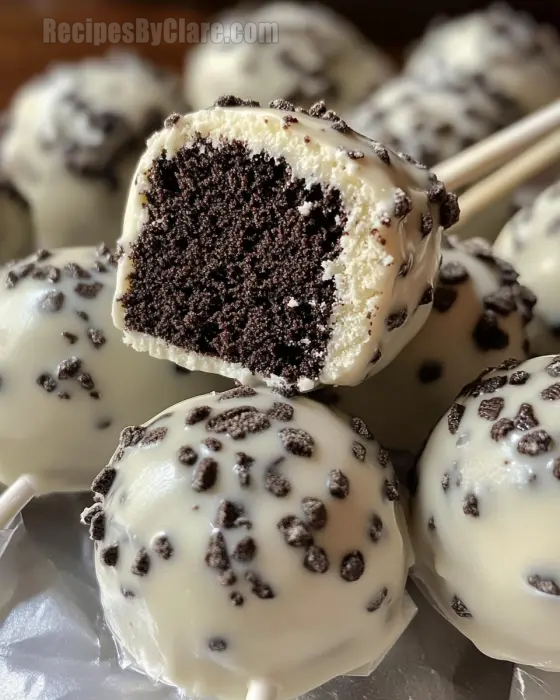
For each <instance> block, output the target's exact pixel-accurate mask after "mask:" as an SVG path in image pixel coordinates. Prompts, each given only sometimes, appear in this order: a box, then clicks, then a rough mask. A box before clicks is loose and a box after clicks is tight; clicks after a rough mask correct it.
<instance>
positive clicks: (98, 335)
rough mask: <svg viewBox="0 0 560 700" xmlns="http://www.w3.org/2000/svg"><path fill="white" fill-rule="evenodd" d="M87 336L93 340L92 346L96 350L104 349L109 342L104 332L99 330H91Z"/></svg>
mask: <svg viewBox="0 0 560 700" xmlns="http://www.w3.org/2000/svg"><path fill="white" fill-rule="evenodd" d="M87 335H88V338H89V339H90V340H91V344H92V345H93V347H94V348H95V349H96V350H99V348H102V347H103V346H104V345H105V343H106V342H107V339H106V338H105V335H104V333H103V331H100V330H97V329H96V328H89V329H88V332H87Z"/></svg>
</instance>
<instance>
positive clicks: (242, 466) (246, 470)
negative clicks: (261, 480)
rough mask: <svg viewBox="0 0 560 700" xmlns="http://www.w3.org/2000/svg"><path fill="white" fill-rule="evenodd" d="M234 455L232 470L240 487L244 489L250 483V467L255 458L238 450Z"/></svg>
mask: <svg viewBox="0 0 560 700" xmlns="http://www.w3.org/2000/svg"><path fill="white" fill-rule="evenodd" d="M236 456H237V461H236V463H235V464H234V465H233V471H234V472H235V473H236V474H237V478H238V479H239V485H240V486H241V488H242V489H246V488H248V487H249V486H250V485H251V467H252V466H253V464H254V463H255V460H254V459H253V458H252V457H249V455H248V454H245V452H238V453H237V455H236Z"/></svg>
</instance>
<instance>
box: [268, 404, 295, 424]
mask: <svg viewBox="0 0 560 700" xmlns="http://www.w3.org/2000/svg"><path fill="white" fill-rule="evenodd" d="M266 415H267V416H268V417H269V418H272V419H273V420H279V421H281V422H282V423H289V422H290V421H291V420H292V418H293V417H294V409H293V407H292V406H290V405H289V404H287V403H281V402H279V401H275V402H274V404H273V405H272V408H269V409H268V411H267V412H266Z"/></svg>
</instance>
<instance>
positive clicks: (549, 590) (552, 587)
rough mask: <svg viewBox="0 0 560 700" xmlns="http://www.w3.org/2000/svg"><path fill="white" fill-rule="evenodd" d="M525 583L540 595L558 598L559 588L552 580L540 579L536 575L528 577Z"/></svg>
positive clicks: (559, 594)
mask: <svg viewBox="0 0 560 700" xmlns="http://www.w3.org/2000/svg"><path fill="white" fill-rule="evenodd" d="M527 582H528V584H529V585H530V586H532V587H533V588H536V589H537V591H539V592H540V593H545V594H546V595H552V596H560V586H558V584H557V583H556V581H554V580H553V579H545V578H541V577H540V576H538V575H537V574H534V575H533V576H529V578H528V579H527Z"/></svg>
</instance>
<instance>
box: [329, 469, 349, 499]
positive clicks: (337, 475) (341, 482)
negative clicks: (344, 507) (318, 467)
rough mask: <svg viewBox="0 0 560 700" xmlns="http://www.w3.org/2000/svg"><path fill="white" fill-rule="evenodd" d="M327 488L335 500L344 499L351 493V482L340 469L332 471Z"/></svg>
mask: <svg viewBox="0 0 560 700" xmlns="http://www.w3.org/2000/svg"><path fill="white" fill-rule="evenodd" d="M327 487H328V489H329V493H330V494H331V496H333V498H338V499H344V498H347V496H348V494H349V493H350V481H349V480H348V477H347V476H346V475H345V474H343V472H342V471H341V470H340V469H332V470H331V472H330V474H329V480H328V482H327Z"/></svg>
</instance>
